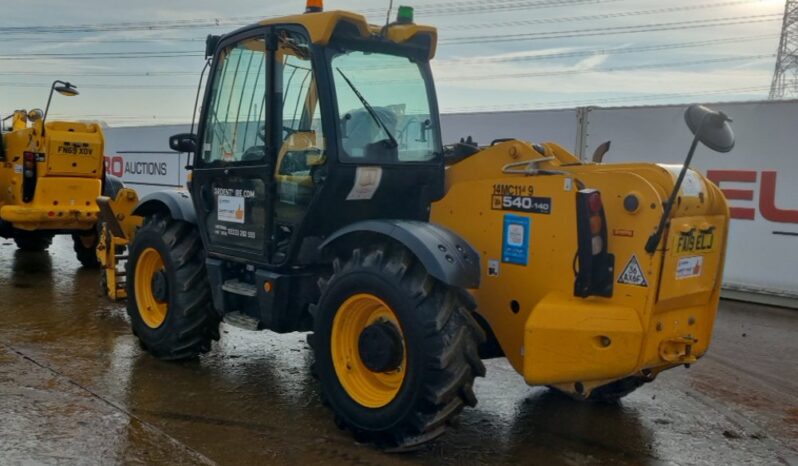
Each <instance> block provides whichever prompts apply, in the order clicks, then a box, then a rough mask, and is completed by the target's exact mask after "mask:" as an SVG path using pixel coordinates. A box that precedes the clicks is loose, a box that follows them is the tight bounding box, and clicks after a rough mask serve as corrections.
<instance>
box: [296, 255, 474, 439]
mask: <svg viewBox="0 0 798 466" xmlns="http://www.w3.org/2000/svg"><path fill="white" fill-rule="evenodd" d="M321 293H322V294H321V298H320V301H319V303H318V305H317V306H315V307H314V309H313V313H314V333H313V335H311V338H310V339H309V341H310V344H311V346H312V347H313V351H314V356H315V363H314V372H315V374H316V376H318V378H319V380H320V382H321V389H322V396H323V399H324V401H325V403H326V404H328V405H329V406H330V407H331V408H332V410H333V412H334V413H335V416H336V421H337V422H338V424H339V426H342V427H345V428H348V429H349V430H351V431H352V432H353V433H354V435H355V436H356V438H358V439H359V440H362V441H365V442H372V443H375V444H377V445H378V446H380V447H383V448H391V449H399V450H401V449H411V448H414V447H416V446H418V445H420V444H422V443H424V442H426V441H429V440H432V439H434V438H436V437H438V436H439V435H441V434H442V433H443V432H444V430H445V428H446V425H447V423H448V421H450V420H451V419H452V418H453V417H454V416H455V415H457V414H458V413H459V412H460V411H461V410H462V409H463V407H464V406H474V405H476V401H477V400H476V397H475V395H474V391H473V383H474V378H475V377H477V376H480V377H481V376H484V375H485V366H484V365H483V364H482V361H481V360H480V359H479V355H478V346H479V344H480V343H481V342H482V341H483V340H484V338H485V336H484V332H483V331H482V329H481V328H480V327H479V326H478V324H477V323H476V322H475V321H474V319H473V317H471V315H470V312H471V311H470V310H469V309H468V303H469V302H471V300H470V299H468V298H467V297H466V296H465V291H462V290H458V289H455V288H453V287H450V286H447V285H444V284H443V283H441V282H439V281H437V280H435V279H434V278H432V277H431V276H429V275H428V274H427V272H426V270H425V269H424V267H423V266H422V265H421V264H420V263H419V262H418V261H417V260H416V259H415V257H413V255H412V254H410V253H409V252H408V251H407V250H406V249H404V248H402V247H400V246H398V245H387V244H383V245H379V246H377V247H374V248H373V249H371V250H370V251H367V252H361V250H360V249H356V250H354V251H353V252H352V254H351V256H349V257H348V258H343V257H342V258H338V259H336V260H335V262H334V273H333V274H332V276H331V277H330V278H329V280H326V281H322V283H321Z"/></svg>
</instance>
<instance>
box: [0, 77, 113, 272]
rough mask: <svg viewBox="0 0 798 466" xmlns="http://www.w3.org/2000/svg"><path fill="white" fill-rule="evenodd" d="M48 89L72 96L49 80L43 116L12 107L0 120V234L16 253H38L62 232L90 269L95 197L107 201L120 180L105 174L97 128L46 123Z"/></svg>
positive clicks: (94, 239)
mask: <svg viewBox="0 0 798 466" xmlns="http://www.w3.org/2000/svg"><path fill="white" fill-rule="evenodd" d="M54 92H58V93H59V94H61V95H65V96H75V95H78V90H77V88H76V87H75V86H74V85H72V84H70V83H68V82H64V81H59V80H56V81H55V82H53V84H52V86H51V87H50V96H49V97H48V99H47V107H45V111H44V112H42V111H41V110H39V109H33V110H30V111H25V110H17V111H15V112H14V113H13V114H11V115H9V116H8V117H6V118H5V119H4V121H7V120H11V124H10V131H8V132H5V133H3V134H2V143H0V236H1V237H3V238H13V239H14V241H15V242H16V244H17V247H19V248H20V249H22V250H24V251H43V250H45V249H47V248H48V247H49V246H50V243H51V242H52V239H53V236H54V235H56V234H70V235H72V238H73V241H74V250H75V254H76V255H77V258H78V260H79V261H80V263H81V264H83V266H85V267H97V266H98V261H97V256H96V253H95V248H96V246H97V244H98V242H97V232H96V228H95V225H96V224H97V221H98V217H99V215H98V214H99V209H98V208H97V203H96V202H95V200H96V199H97V196H99V195H101V194H104V195H107V196H115V195H116V191H117V190H118V189H119V188H120V187H121V182H120V181H119V180H118V179H116V178H114V177H112V176H111V175H107V176H106V175H105V170H104V166H103V164H104V160H103V146H104V138H103V131H102V128H101V127H100V126H99V125H98V124H96V123H79V122H71V121H51V122H47V121H46V120H47V113H48V111H49V109H50V102H51V100H52V97H53V93H54ZM0 132H2V131H1V128H0Z"/></svg>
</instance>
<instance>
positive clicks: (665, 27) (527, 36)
mask: <svg viewBox="0 0 798 466" xmlns="http://www.w3.org/2000/svg"><path fill="white" fill-rule="evenodd" d="M780 17H781V15H780V14H768V15H755V16H736V17H729V18H714V19H701V20H691V21H677V22H671V23H658V24H645V25H638V26H618V27H611V28H595V29H576V30H570V31H553V32H533V33H524V34H503V35H487V36H463V37H455V38H451V39H442V40H441V41H440V43H441V44H446V45H451V44H457V45H464V44H485V43H493V42H516V41H528V40H541V39H564V38H575V37H591V36H609V35H616V34H636V33H640V32H655V31H673V30H682V29H696V28H706V27H718V26H733V25H738V24H753V23H763V22H768V21H777V20H778V19H779V18H780Z"/></svg>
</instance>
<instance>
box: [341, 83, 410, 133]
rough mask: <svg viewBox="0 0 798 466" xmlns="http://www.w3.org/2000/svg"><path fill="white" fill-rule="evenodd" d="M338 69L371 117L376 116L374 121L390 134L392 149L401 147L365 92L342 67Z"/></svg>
mask: <svg viewBox="0 0 798 466" xmlns="http://www.w3.org/2000/svg"><path fill="white" fill-rule="evenodd" d="M336 70H338V72H339V73H341V77H343V78H344V81H346V83H347V84H349V87H350V88H351V89H352V92H354V93H355V95H356V96H357V98H358V99H360V103H362V104H363V107H365V109H366V111H368V112H369V115H371V118H374V122H375V123H377V126H379V127H380V128H382V130H383V131H385V134H387V135H388V139H389V140H390V141H391V145H390V147H391V149H393V148H394V147H399V143H398V142H397V141H396V138H395V137H393V134H391V131H390V130H388V126H386V125H385V123H384V122H383V121H382V119H381V118H380V116H379V115H378V114H377V111H376V110H374V107H372V106H371V104H370V103H369V102H368V100H366V98H365V97H363V94H361V93H360V91H358V90H357V88H356V87H355V85H354V84H353V83H352V81H350V80H349V78H347V77H346V75H345V74H344V72H343V71H341V68H336Z"/></svg>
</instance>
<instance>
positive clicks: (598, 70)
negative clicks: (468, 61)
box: [437, 54, 776, 81]
mask: <svg viewBox="0 0 798 466" xmlns="http://www.w3.org/2000/svg"><path fill="white" fill-rule="evenodd" d="M775 56H776V55H775V54H766V55H764V54H763V55H747V56H739V57H723V58H712V59H703V60H692V61H680V62H671V63H651V64H647V65H631V66H617V67H613V68H588V69H571V70H558V71H541V72H535V73H506V74H492V75H476V76H471V75H464V76H451V77H439V78H438V79H437V80H438V81H484V80H489V79H490V80H495V79H517V78H537V77H546V76H572V75H582V74H586V73H612V72H617V71H632V70H646V69H657V68H681V67H686V66H698V65H707V64H713V63H732V62H737V61H750V60H762V59H765V58H774V57H775Z"/></svg>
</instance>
